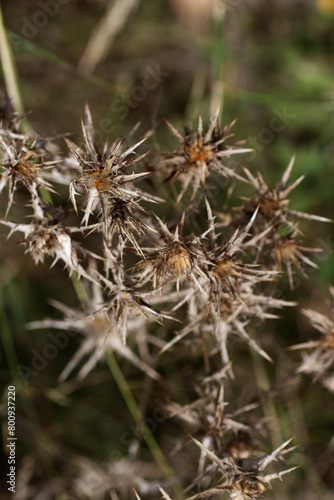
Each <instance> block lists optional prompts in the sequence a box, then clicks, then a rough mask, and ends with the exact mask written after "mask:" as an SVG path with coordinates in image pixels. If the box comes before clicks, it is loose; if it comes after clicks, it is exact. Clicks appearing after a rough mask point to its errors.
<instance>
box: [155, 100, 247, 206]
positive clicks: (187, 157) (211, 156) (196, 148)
mask: <svg viewBox="0 0 334 500" xmlns="http://www.w3.org/2000/svg"><path fill="white" fill-rule="evenodd" d="M218 116H219V108H218V110H217V112H216V115H215V117H214V119H213V120H211V123H210V125H209V127H208V130H207V132H206V133H204V132H203V124H202V118H201V116H200V117H199V120H198V127H197V129H196V130H192V129H190V128H186V129H185V135H184V136H182V135H181V134H179V132H178V131H177V130H176V129H175V128H174V127H173V126H172V125H171V124H170V123H169V122H167V125H168V126H169V128H170V129H171V131H172V132H173V134H174V135H175V136H176V137H177V139H178V140H179V142H180V144H181V148H182V149H181V150H178V151H176V152H175V153H172V154H166V155H165V159H162V160H161V164H162V165H163V166H166V167H167V168H171V173H170V175H169V177H168V178H167V180H169V181H171V180H174V179H176V178H178V177H180V179H181V180H182V190H181V192H180V194H179V196H178V199H177V202H179V201H180V200H181V199H182V197H183V195H184V194H185V192H186V191H187V189H188V187H189V186H190V185H191V184H192V187H193V193H192V197H191V200H193V198H194V197H195V195H196V193H197V191H198V189H199V188H200V187H202V188H204V187H205V184H206V178H207V177H208V175H209V173H210V171H211V170H212V171H215V172H217V173H219V174H220V175H223V176H224V177H232V178H235V179H238V180H241V181H243V182H247V181H245V179H244V178H243V177H241V176H240V175H238V174H236V173H235V172H234V170H232V169H231V168H229V167H228V166H226V165H225V158H226V157H229V156H231V155H234V154H239V153H245V152H247V151H250V150H249V149H245V148H241V147H240V145H241V143H240V142H239V143H234V144H233V143H227V140H228V139H229V138H231V135H230V134H229V131H230V129H231V127H232V125H233V123H234V122H233V123H231V124H230V125H228V126H226V127H225V128H224V129H222V130H220V129H219V126H218Z"/></svg>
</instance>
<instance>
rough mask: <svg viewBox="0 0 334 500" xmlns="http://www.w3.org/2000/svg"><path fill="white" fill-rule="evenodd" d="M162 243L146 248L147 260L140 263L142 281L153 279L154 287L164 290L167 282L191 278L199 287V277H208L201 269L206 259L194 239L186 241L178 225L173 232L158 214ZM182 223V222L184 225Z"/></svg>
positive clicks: (178, 282)
mask: <svg viewBox="0 0 334 500" xmlns="http://www.w3.org/2000/svg"><path fill="white" fill-rule="evenodd" d="M157 220H158V222H159V225H160V231H161V233H162V242H161V245H160V246H159V247H158V248H153V249H152V248H146V249H145V250H146V251H145V260H142V261H141V262H140V263H139V266H140V267H142V268H143V271H142V273H141V280H142V281H146V280H147V279H148V280H152V282H153V288H154V290H156V291H157V290H161V289H162V288H164V287H165V286H166V284H167V283H170V282H176V287H177V290H179V287H180V283H182V282H183V281H185V280H187V279H188V278H191V279H192V280H193V281H194V283H195V284H196V285H197V286H199V283H198V279H197V278H198V277H202V278H204V279H206V275H205V274H204V273H203V271H202V267H203V263H204V262H205V258H204V256H203V254H202V253H201V252H200V247H199V245H198V244H197V243H196V241H195V240H191V239H189V240H186V239H185V238H182V236H180V234H179V230H180V229H179V226H178V227H177V228H176V229H175V231H174V233H171V232H170V230H169V229H168V227H167V225H166V224H164V223H163V222H162V221H161V220H160V219H159V218H158V217H157ZM181 225H182V224H181Z"/></svg>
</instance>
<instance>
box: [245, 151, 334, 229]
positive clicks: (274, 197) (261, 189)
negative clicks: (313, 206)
mask: <svg viewBox="0 0 334 500" xmlns="http://www.w3.org/2000/svg"><path fill="white" fill-rule="evenodd" d="M294 161H295V155H293V157H292V158H291V160H290V163H289V165H288V166H287V168H286V170H285V172H284V173H283V175H282V178H281V180H280V181H279V182H278V183H276V185H275V186H274V187H273V188H270V187H269V186H268V185H267V184H266V182H265V180H264V179H263V177H262V175H261V173H260V172H258V173H257V177H254V176H253V174H252V173H251V172H250V171H249V170H248V169H247V168H244V171H245V173H246V175H247V177H248V179H249V180H250V182H251V183H252V185H253V187H254V188H255V191H256V195H257V197H256V198H243V199H244V200H245V201H246V202H247V203H246V207H243V208H244V209H246V210H248V209H249V207H250V206H251V207H253V209H254V208H255V207H256V206H259V215H261V216H262V218H263V219H264V220H265V222H266V224H271V225H272V226H277V225H278V224H284V225H285V226H288V227H290V228H291V229H293V228H294V226H293V224H292V222H291V221H290V219H309V220H318V221H322V222H330V220H329V219H327V218H326V217H320V216H318V215H313V214H307V213H304V212H299V211H296V210H291V209H289V208H288V205H289V203H290V200H289V195H290V194H291V192H292V191H293V190H294V189H295V188H296V187H297V186H298V185H299V184H300V183H301V182H302V180H303V179H304V177H305V175H302V176H300V177H299V178H298V179H297V180H296V181H294V182H293V183H292V184H290V185H288V181H289V178H290V175H291V172H292V168H293V165H294ZM259 222H261V217H259V218H258V221H257V224H258V223H259Z"/></svg>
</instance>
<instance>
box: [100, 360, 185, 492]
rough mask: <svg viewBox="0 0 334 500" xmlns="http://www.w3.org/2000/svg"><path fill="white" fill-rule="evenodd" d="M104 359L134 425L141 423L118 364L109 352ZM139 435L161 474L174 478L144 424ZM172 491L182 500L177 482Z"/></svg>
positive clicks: (173, 473) (136, 407) (172, 472)
mask: <svg viewBox="0 0 334 500" xmlns="http://www.w3.org/2000/svg"><path fill="white" fill-rule="evenodd" d="M105 358H106V361H107V364H108V366H109V369H110V371H111V373H112V375H113V377H114V379H115V381H116V383H117V386H118V388H119V390H120V392H121V394H122V396H123V399H124V401H125V403H126V405H127V407H128V409H129V411H130V413H131V415H132V417H133V419H134V421H135V422H136V424H139V423H140V422H142V421H143V416H142V414H141V411H140V409H139V407H138V405H137V403H136V400H135V398H134V397H133V394H132V392H131V389H130V387H129V385H128V383H127V381H126V380H125V377H124V375H123V373H122V371H121V369H120V367H119V364H118V363H117V360H116V358H115V356H114V354H113V353H112V352H111V351H109V352H107V353H105ZM141 433H142V435H143V438H144V440H145V441H146V444H147V446H148V448H149V449H150V451H151V453H152V455H153V457H154V459H155V461H156V462H157V464H158V465H159V467H160V468H161V470H162V472H163V473H164V475H165V476H166V477H169V478H170V477H175V476H176V474H175V472H174V471H173V470H172V469H171V467H170V466H169V464H168V462H167V460H166V458H165V456H164V454H163V453H162V451H161V448H160V447H159V445H158V443H157V441H156V440H155V438H154V436H153V434H152V433H151V431H150V429H149V428H148V426H147V425H146V424H143V425H141ZM173 489H174V492H175V494H176V495H177V497H176V498H178V499H182V498H184V495H183V489H182V487H181V485H180V484H179V483H178V482H175V483H174V484H173Z"/></svg>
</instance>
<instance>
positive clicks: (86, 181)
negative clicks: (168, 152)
mask: <svg viewBox="0 0 334 500" xmlns="http://www.w3.org/2000/svg"><path fill="white" fill-rule="evenodd" d="M82 131H83V136H84V140H85V150H86V151H85V152H84V151H82V150H81V148H78V147H77V146H76V145H75V144H74V143H73V142H72V141H69V140H67V139H65V140H66V143H67V145H68V147H69V149H70V151H71V152H72V154H73V156H74V157H75V158H76V159H77V161H78V162H79V164H80V166H81V176H80V177H79V178H78V179H75V180H74V181H72V182H71V184H70V196H71V200H72V203H73V206H74V208H75V210H76V211H77V205H76V199H75V196H76V194H77V193H76V191H75V188H76V186H84V188H85V189H86V191H87V192H88V201H87V204H86V208H85V211H84V217H83V223H84V224H86V225H87V224H88V219H89V216H90V214H91V213H92V212H93V211H94V210H95V209H96V208H97V207H99V208H100V211H101V212H102V219H103V224H104V225H103V227H104V234H105V237H106V239H107V241H110V238H109V237H108V232H109V228H110V226H111V225H112V224H113V223H114V222H115V221H118V223H120V221H121V217H120V215H121V214H120V212H119V210H118V211H117V209H119V208H120V206H121V205H122V216H123V220H124V217H125V222H126V225H127V228H124V231H123V234H126V235H128V232H129V229H130V227H133V226H134V225H135V226H136V228H138V229H139V230H141V229H142V227H143V226H140V225H138V223H136V224H135V222H136V220H135V218H134V217H131V215H130V214H131V213H132V211H133V209H140V206H139V204H138V202H139V201H140V200H148V201H157V199H156V198H154V197H152V196H148V195H145V194H144V193H142V192H141V191H140V190H139V189H134V187H133V186H132V184H133V182H134V181H135V180H136V179H139V178H142V177H146V176H147V175H149V172H141V173H134V172H132V173H128V170H129V169H133V168H134V167H135V165H136V164H137V163H138V162H139V161H140V160H141V159H142V158H143V157H144V156H145V155H146V153H145V154H143V155H141V156H138V157H135V150H136V149H137V148H138V147H139V146H140V145H141V144H142V143H143V142H144V141H145V140H146V137H145V138H144V139H142V140H141V141H139V142H138V143H137V144H135V145H134V146H131V147H130V148H128V149H126V150H125V151H124V152H123V148H124V145H125V143H126V140H125V139H121V140H119V141H118V142H116V143H114V144H112V145H109V144H108V143H106V144H105V145H104V148H103V151H102V153H100V152H99V150H98V147H97V144H96V140H95V133H94V128H93V123H92V117H91V114H90V111H89V108H88V106H86V109H85V122H82ZM120 204H121V205H120ZM126 206H127V207H128V208H127V210H125V207H126ZM115 209H116V212H115ZM115 215H116V217H115ZM123 227H124V226H123Z"/></svg>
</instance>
